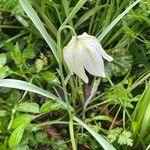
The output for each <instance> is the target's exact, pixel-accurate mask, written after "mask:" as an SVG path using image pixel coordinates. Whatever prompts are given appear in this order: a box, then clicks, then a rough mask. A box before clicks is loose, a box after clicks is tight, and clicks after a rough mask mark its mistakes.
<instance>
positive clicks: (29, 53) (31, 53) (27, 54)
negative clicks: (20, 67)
mask: <svg viewBox="0 0 150 150" xmlns="http://www.w3.org/2000/svg"><path fill="white" fill-rule="evenodd" d="M34 57H35V49H33V48H26V49H24V50H23V52H22V58H23V59H25V60H28V59H33V58H34Z"/></svg>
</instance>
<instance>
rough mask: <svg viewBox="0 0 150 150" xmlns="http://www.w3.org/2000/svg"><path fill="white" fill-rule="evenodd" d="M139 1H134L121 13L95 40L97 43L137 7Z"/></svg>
mask: <svg viewBox="0 0 150 150" xmlns="http://www.w3.org/2000/svg"><path fill="white" fill-rule="evenodd" d="M140 1H141V0H136V1H135V2H134V3H132V4H131V5H130V6H129V7H128V8H127V9H126V10H125V11H123V12H122V13H121V14H120V15H119V16H118V17H117V18H116V19H115V20H114V21H113V22H112V23H111V24H110V25H109V26H108V27H107V28H106V29H105V30H104V31H103V32H102V33H101V34H100V35H99V36H98V37H97V38H98V40H99V41H101V40H102V39H103V38H104V37H105V35H106V34H107V33H108V32H109V31H110V30H111V29H112V28H113V27H114V26H115V25H116V24H117V23H118V22H119V21H120V20H121V19H122V18H123V17H124V16H125V15H126V14H127V13H128V12H129V11H130V10H131V9H132V8H133V7H134V6H135V5H137V4H138V3H139V2H140Z"/></svg>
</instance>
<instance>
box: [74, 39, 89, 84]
mask: <svg viewBox="0 0 150 150" xmlns="http://www.w3.org/2000/svg"><path fill="white" fill-rule="evenodd" d="M73 62H74V72H75V74H77V75H78V76H79V77H80V78H81V79H82V80H83V81H84V82H85V83H88V77H87V75H86V74H85V70H84V66H83V49H82V45H81V44H80V42H79V41H78V43H76V45H75V49H74V51H73Z"/></svg>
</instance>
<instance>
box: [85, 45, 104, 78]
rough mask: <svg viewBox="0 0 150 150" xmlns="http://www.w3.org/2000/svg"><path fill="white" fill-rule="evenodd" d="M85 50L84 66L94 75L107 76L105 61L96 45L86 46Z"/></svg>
mask: <svg viewBox="0 0 150 150" xmlns="http://www.w3.org/2000/svg"><path fill="white" fill-rule="evenodd" d="M83 52H84V67H85V69H86V70H87V71H88V72H89V73H90V74H92V75H95V76H100V77H105V70H104V62H103V59H102V56H101V54H100V53H99V51H97V50H96V49H95V48H94V47H91V46H90V47H86V46H85V50H84V51H83Z"/></svg>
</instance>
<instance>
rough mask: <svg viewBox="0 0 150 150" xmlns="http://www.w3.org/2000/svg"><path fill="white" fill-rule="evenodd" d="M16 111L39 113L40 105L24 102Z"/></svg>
mask: <svg viewBox="0 0 150 150" xmlns="http://www.w3.org/2000/svg"><path fill="white" fill-rule="evenodd" d="M16 110H17V111H21V112H30V113H39V105H38V104H37V103H33V102H24V103H20V104H19V105H18V106H17V108H16Z"/></svg>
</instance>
